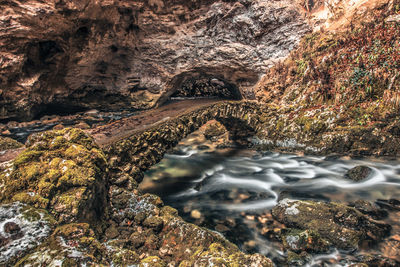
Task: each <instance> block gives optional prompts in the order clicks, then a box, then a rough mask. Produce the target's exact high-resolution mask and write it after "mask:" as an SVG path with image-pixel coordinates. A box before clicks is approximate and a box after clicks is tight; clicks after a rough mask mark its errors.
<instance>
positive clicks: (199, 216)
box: [190, 210, 202, 219]
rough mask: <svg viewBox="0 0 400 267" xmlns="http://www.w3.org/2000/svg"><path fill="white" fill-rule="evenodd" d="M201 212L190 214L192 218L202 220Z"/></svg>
mask: <svg viewBox="0 0 400 267" xmlns="http://www.w3.org/2000/svg"><path fill="white" fill-rule="evenodd" d="M201 216H202V215H201V212H200V211H199V210H192V211H191V212H190V217H192V218H193V219H200V218H201Z"/></svg>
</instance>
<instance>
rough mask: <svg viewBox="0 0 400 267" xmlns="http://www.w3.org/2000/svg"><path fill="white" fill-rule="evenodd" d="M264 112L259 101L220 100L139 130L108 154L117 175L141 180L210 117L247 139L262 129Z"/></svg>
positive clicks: (236, 136)
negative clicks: (261, 122) (146, 172)
mask: <svg viewBox="0 0 400 267" xmlns="http://www.w3.org/2000/svg"><path fill="white" fill-rule="evenodd" d="M261 114H262V113H261V106H260V105H259V104H257V103H255V102H251V101H224V102H218V103H215V104H211V105H207V106H203V107H201V108H199V109H196V110H193V111H190V112H187V113H185V114H182V115H180V116H177V117H175V118H172V119H169V120H167V121H165V122H162V123H159V124H157V125H156V126H153V127H150V128H148V129H145V130H143V131H139V132H135V133H134V134H132V135H131V136H129V137H125V138H123V139H121V140H119V141H116V142H114V143H112V144H110V145H107V146H105V147H104V148H103V149H104V151H105V152H106V154H108V158H109V161H110V162H109V163H110V167H111V171H112V173H115V174H117V175H115V176H116V177H118V178H120V177H121V173H125V174H126V175H129V176H130V177H133V178H134V179H135V180H136V182H139V183H140V182H141V180H142V178H143V172H144V171H146V170H147V169H149V168H150V167H151V166H152V165H154V164H156V163H158V162H159V161H160V160H161V159H162V158H163V156H164V154H165V153H166V152H167V151H168V150H169V149H171V148H173V147H174V146H176V145H177V144H178V142H179V141H180V140H182V139H183V138H185V137H186V136H187V135H188V134H190V133H192V132H194V131H196V130H198V129H199V128H200V127H201V126H203V125H204V124H205V123H207V122H208V121H210V120H217V121H219V122H220V123H222V124H223V125H224V126H225V127H226V129H227V130H228V131H229V134H230V138H231V139H232V140H237V139H245V138H246V137H248V136H251V135H253V134H255V133H256V132H258V131H259V130H260V123H259V121H260V115H261ZM122 176H123V175H122ZM116 179H117V178H116ZM111 182H112V181H111Z"/></svg>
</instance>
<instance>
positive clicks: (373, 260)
mask: <svg viewBox="0 0 400 267" xmlns="http://www.w3.org/2000/svg"><path fill="white" fill-rule="evenodd" d="M358 260H359V261H360V262H362V263H363V264H366V265H367V266H385V267H397V266H399V264H400V262H399V261H397V260H395V259H390V258H386V257H383V256H382V255H371V254H370V255H368V254H367V255H361V256H359V257H358Z"/></svg>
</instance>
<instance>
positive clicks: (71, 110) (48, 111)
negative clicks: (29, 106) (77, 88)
mask: <svg viewBox="0 0 400 267" xmlns="http://www.w3.org/2000/svg"><path fill="white" fill-rule="evenodd" d="M87 110H88V108H85V107H82V106H77V105H76V106H75V105H68V104H63V103H49V104H44V105H40V106H38V107H36V111H34V112H33V114H35V116H34V117H33V120H39V119H40V118H42V117H43V116H53V115H57V116H69V115H74V114H76V113H80V112H85V111H87Z"/></svg>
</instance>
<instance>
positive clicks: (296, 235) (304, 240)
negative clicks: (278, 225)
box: [281, 228, 329, 253]
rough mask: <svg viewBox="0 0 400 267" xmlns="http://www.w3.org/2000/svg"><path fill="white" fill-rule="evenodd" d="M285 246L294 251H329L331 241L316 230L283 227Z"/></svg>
mask: <svg viewBox="0 0 400 267" xmlns="http://www.w3.org/2000/svg"><path fill="white" fill-rule="evenodd" d="M281 238H282V243H283V246H284V247H285V248H286V249H287V250H291V251H294V252H302V251H307V252H317V253H320V252H327V251H328V249H329V242H328V241H326V240H324V239H323V238H321V236H320V234H319V233H318V232H316V231H314V230H299V229H290V228H288V229H282V231H281Z"/></svg>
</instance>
